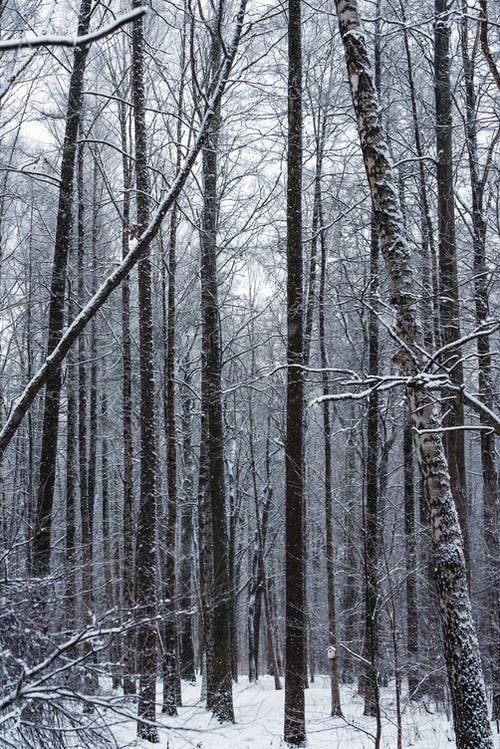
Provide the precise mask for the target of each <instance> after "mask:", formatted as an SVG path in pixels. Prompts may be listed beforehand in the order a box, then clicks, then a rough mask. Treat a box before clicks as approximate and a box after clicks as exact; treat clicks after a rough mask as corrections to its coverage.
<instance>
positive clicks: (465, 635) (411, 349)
mask: <svg viewBox="0 0 500 749" xmlns="http://www.w3.org/2000/svg"><path fill="white" fill-rule="evenodd" d="M336 7H337V13H338V19H339V27H340V33H341V37H342V41H343V44H344V50H345V57H346V63H347V70H348V76H349V84H350V88H351V94H352V99H353V104H354V108H355V112H356V118H357V124H358V131H359V138H360V143H361V148H362V152H363V159H364V163H365V168H366V173H367V177H368V182H369V186H370V192H371V198H372V202H373V208H374V214H375V220H376V223H377V228H378V233H379V240H380V247H381V250H382V253H383V256H384V260H385V265H386V270H387V276H388V281H389V290H390V298H391V303H392V305H393V307H394V310H395V314H396V333H397V335H398V337H399V339H400V340H401V349H400V351H398V354H397V362H398V363H399V364H400V366H401V369H402V372H403V374H405V375H406V376H410V377H413V378H415V379H414V381H413V384H411V385H409V386H408V388H407V397H408V403H409V408H410V412H411V415H412V423H413V427H414V429H413V434H414V441H415V445H416V450H417V456H418V463H419V468H420V472H421V476H422V480H423V482H424V486H425V494H426V502H427V509H428V515H429V518H430V524H431V533H432V544H433V551H434V562H435V578H436V586H437V591H438V597H439V605H440V614H441V623H442V628H443V637H444V643H445V651H446V652H445V656H446V664H447V670H448V681H449V686H450V693H451V697H452V705H453V717H454V724H455V732H456V740H457V748H458V749H492V747H493V741H492V736H491V729H490V725H489V721H488V710H487V701H486V693H485V688H484V682H483V677H482V671H481V662H480V659H479V651H478V645H477V638H476V634H475V630H474V624H473V620H472V612H471V605H470V599H469V592H468V587H467V578H466V571H465V561H464V551H463V539H462V534H461V531H460V525H459V522H458V517H457V512H456V508H455V505H454V502H453V497H452V494H451V489H450V477H449V473H448V466H447V463H446V458H445V454H444V451H443V444H442V439H441V436H440V434H439V432H433V433H426V434H422V433H421V430H423V429H436V428H439V426H440V417H439V414H438V410H437V409H436V404H435V403H434V401H433V398H432V396H431V394H430V393H429V392H427V391H426V389H425V388H424V387H423V385H422V384H421V383H419V380H418V377H417V375H418V372H419V370H420V369H421V368H422V364H423V359H424V355H423V337H422V331H421V329H420V325H419V322H418V319H417V309H418V298H417V297H416V295H415V293H414V289H415V288H417V286H416V284H415V283H414V279H413V268H412V262H411V254H410V250H409V246H408V244H407V241H406V237H405V230H404V223H403V218H402V215H401V212H400V209H399V200H398V195H397V190H396V186H395V182H394V180H393V177H392V174H391V167H390V164H389V157H388V149H387V142H386V136H385V132H384V128H383V124H382V120H381V117H380V113H379V108H378V99H377V94H376V90H375V86H374V76H373V72H372V68H371V65H370V60H369V58H368V54H367V48H366V44H365V40H364V36H363V30H362V27H361V22H360V15H359V10H358V6H357V2H356V0H336ZM395 360H396V357H395Z"/></svg>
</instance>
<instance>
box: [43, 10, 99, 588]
mask: <svg viewBox="0 0 500 749" xmlns="http://www.w3.org/2000/svg"><path fill="white" fill-rule="evenodd" d="M91 7H92V0H82V2H81V4H80V10H79V15H78V31H77V34H78V36H83V35H85V34H87V33H88V30H89V25H90V11H91ZM88 49H89V48H88V46H83V47H77V48H76V49H75V54H74V58H73V70H72V72H71V79H70V83H69V92H68V104H67V110H66V131H65V133H64V143H63V152H62V160H61V176H60V181H59V184H60V187H59V204H58V208H57V220H56V232H55V242H54V261H53V265H52V280H51V287H50V303H49V327H48V343H47V356H49V355H50V354H51V352H52V351H53V350H54V348H55V347H56V345H57V343H58V342H59V339H60V337H61V334H62V329H63V325H64V305H65V298H64V295H65V289H66V267H67V261H68V251H69V246H70V242H71V226H72V213H73V179H74V174H75V156H76V149H77V141H78V130H79V126H80V118H81V110H82V103H83V83H84V73H85V64H86V61H87V53H88ZM60 397H61V367H60V366H58V367H56V368H55V369H54V370H53V371H52V372H51V374H50V376H49V377H48V378H47V382H46V387H45V400H44V411H43V426H42V449H41V455H40V474H39V479H38V494H37V502H36V516H35V530H34V537H33V573H34V574H35V575H39V576H40V577H43V576H44V575H47V574H48V573H49V570H50V534H51V529H52V506H53V501H54V483H55V475H56V458H57V437H58V432H59V401H60Z"/></svg>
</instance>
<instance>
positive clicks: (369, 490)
mask: <svg viewBox="0 0 500 749" xmlns="http://www.w3.org/2000/svg"><path fill="white" fill-rule="evenodd" d="M378 256H379V241H378V231H377V227H376V225H375V222H374V219H373V218H372V230H371V243H370V284H371V286H370V302H371V304H370V307H371V308H370V310H369V312H368V370H369V372H370V374H372V375H377V374H378V368H379V365H378V348H379V331H378V317H377V312H376V304H377V294H378ZM379 442H380V434H379V399H378V392H377V391H376V390H373V391H372V393H371V394H370V397H369V401H368V423H367V432H366V480H365V486H366V503H365V513H364V560H365V647H364V651H365V655H366V658H367V660H368V661H369V662H370V666H368V667H367V668H365V670H364V672H363V678H362V690H363V695H364V699H365V705H364V714H365V715H371V716H375V717H376V718H377V738H376V744H375V745H376V746H377V747H378V746H379V745H380V731H381V722H380V699H379V687H378V678H377V672H378V665H377V662H378V577H379V575H378V558H379V552H380V548H379V543H378V540H379V513H380V508H379V470H380V455H379Z"/></svg>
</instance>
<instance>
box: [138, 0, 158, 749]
mask: <svg viewBox="0 0 500 749" xmlns="http://www.w3.org/2000/svg"><path fill="white" fill-rule="evenodd" d="M134 3H135V5H136V7H137V6H139V5H140V4H141V0H134ZM131 72H132V98H133V102H134V131H135V178H136V204H137V224H138V226H139V230H140V231H141V232H143V231H144V230H145V229H146V227H147V226H148V223H149V221H150V208H149V194H150V183H149V172H148V163H147V129H146V112H145V106H146V92H145V82H144V38H143V19H142V17H141V18H138V19H136V20H135V21H134V23H133V27H132V71H131ZM151 273H152V269H151V259H150V256H149V249H148V250H147V251H146V253H145V255H144V256H143V257H142V258H141V259H140V261H139V263H138V269H137V281H138V301H139V372H140V394H141V395H140V428H141V440H140V466H141V480H140V499H139V514H138V519H137V539H136V543H137V547H136V556H135V598H136V602H137V605H138V606H139V609H140V612H141V616H142V617H143V618H145V619H146V621H145V622H144V624H143V626H142V627H141V629H140V631H139V633H138V638H137V650H138V661H139V674H140V683H139V704H138V708H137V713H138V721H137V735H138V736H139V738H141V739H146V740H147V741H150V742H151V743H154V744H157V743H158V742H159V740H160V739H159V736H158V729H157V728H156V726H155V725H154V721H155V718H156V707H155V705H156V661H157V628H156V623H155V622H154V617H155V615H156V577H157V570H156V553H155V549H156V533H157V529H156V512H157V501H158V499H157V489H156V487H157V484H156V482H157V475H156V471H157V453H156V419H155V377H154V371H155V366H154V347H153V302H152V279H151ZM148 618H149V619H150V621H147V619H148Z"/></svg>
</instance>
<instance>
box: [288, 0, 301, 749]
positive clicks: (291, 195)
mask: <svg viewBox="0 0 500 749" xmlns="http://www.w3.org/2000/svg"><path fill="white" fill-rule="evenodd" d="M302 265H303V263H302V42H301V2H300V0H289V4H288V151H287V364H288V371H287V406H286V409H287V417H286V440H285V472H286V475H285V503H286V507H285V514H286V520H285V525H286V538H285V549H286V551H285V561H286V572H285V577H286V583H285V585H286V606H285V608H286V611H285V617H286V624H285V651H286V652H285V662H286V665H285V723H284V738H285V741H286V742H287V743H288V744H291V745H293V746H300V745H301V744H303V742H304V741H305V738H306V728H305V699H304V679H305V676H306V674H305V665H306V664H305V627H306V610H305V606H306V601H305V574H306V570H305V530H306V529H305V517H304V512H305V507H304V504H305V503H304V498H305V493H304V372H303V369H302V364H303V357H304V336H303V317H304V304H303V272H302Z"/></svg>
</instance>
